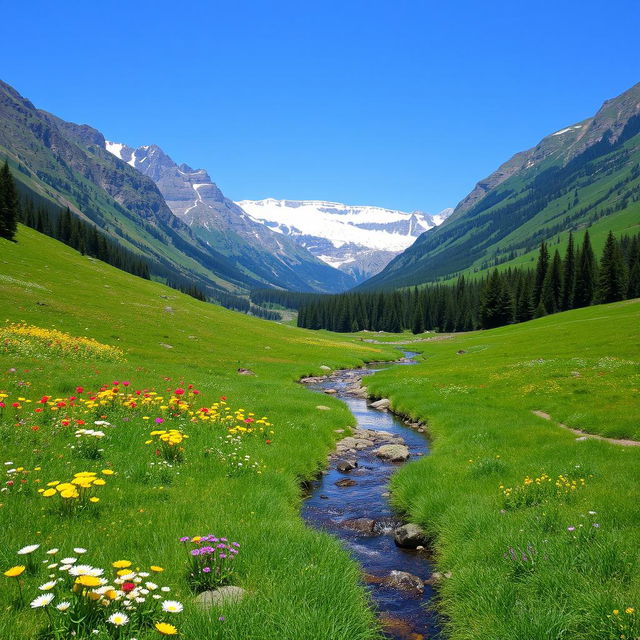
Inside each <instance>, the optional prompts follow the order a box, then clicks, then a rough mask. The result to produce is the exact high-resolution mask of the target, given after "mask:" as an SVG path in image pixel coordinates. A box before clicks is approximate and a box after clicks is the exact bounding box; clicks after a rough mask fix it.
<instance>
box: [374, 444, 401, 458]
mask: <svg viewBox="0 0 640 640" xmlns="http://www.w3.org/2000/svg"><path fill="white" fill-rule="evenodd" d="M373 453H375V455H376V456H378V458H382V459H383V460H390V461H391V462H405V461H406V460H408V459H409V455H410V454H409V448H408V447H406V446H405V445H403V444H383V445H382V446H381V447H378V448H377V449H376V450H375V451H374V452H373Z"/></svg>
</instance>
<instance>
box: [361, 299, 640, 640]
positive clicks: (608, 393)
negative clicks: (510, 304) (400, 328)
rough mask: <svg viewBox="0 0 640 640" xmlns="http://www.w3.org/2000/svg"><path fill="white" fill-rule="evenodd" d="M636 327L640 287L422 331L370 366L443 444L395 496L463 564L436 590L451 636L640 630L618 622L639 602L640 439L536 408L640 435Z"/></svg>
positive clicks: (374, 383) (599, 635) (383, 387)
mask: <svg viewBox="0 0 640 640" xmlns="http://www.w3.org/2000/svg"><path fill="white" fill-rule="evenodd" d="M639 331H640V302H639V301H628V302H624V303H617V304H613V305H607V306H598V307H591V308H588V309H582V310H578V311H572V312H568V313H563V314H558V315H554V316H550V317H547V318H543V319H540V320H536V321H532V322H528V323H525V324H521V325H516V326H510V327H503V328H500V329H496V330H493V331H487V332H476V333H470V334H465V335H460V336H458V337H454V338H452V339H451V340H447V341H443V342H435V343H422V344H420V343H418V344H416V345H415V350H420V351H422V352H423V357H424V359H425V362H424V364H421V365H419V366H415V367H410V368H406V367H403V368H397V369H392V370H388V371H384V372H381V373H379V374H377V375H376V376H375V377H374V378H372V379H369V380H368V381H367V384H368V386H369V389H370V390H371V391H372V392H374V393H376V394H377V395H380V396H388V397H390V398H391V400H392V404H393V406H394V407H395V408H396V409H398V410H400V411H402V412H405V413H408V414H411V415H412V416H413V417H421V418H423V419H425V420H427V421H428V428H429V432H430V433H431V435H432V437H433V450H432V454H431V455H430V456H429V457H426V458H424V459H422V460H420V461H418V462H416V463H414V464H410V465H408V466H406V467H404V468H403V469H402V470H401V471H400V472H399V473H398V474H397V475H396V476H395V478H394V480H393V492H394V493H393V496H394V501H395V504H396V505H397V506H398V507H399V508H401V509H403V510H405V511H406V512H408V514H409V515H410V517H411V519H412V520H415V521H418V522H421V523H422V524H423V525H424V526H425V527H426V528H427V529H428V531H429V532H430V533H431V535H432V536H433V539H434V542H435V550H436V554H437V564H438V567H439V568H440V569H441V570H442V571H443V572H446V571H451V573H452V577H451V578H450V579H449V580H445V581H444V583H443V585H442V588H441V591H440V596H441V606H442V611H443V613H444V614H445V615H446V616H447V626H448V632H449V634H450V635H449V637H450V638H451V640H471V639H473V640H479V639H482V640H524V639H526V640H543V639H544V640H556V639H560V638H562V639H571V640H595V639H598V640H604V639H609V638H611V639H612V638H619V637H625V635H626V637H627V638H629V637H636V636H637V635H638V634H639V633H640V631H638V627H637V626H636V631H635V634H634V633H629V632H628V631H627V632H622V631H620V630H619V629H617V627H616V626H615V624H614V621H615V620H616V619H619V618H622V619H624V620H627V621H629V620H631V619H633V618H634V616H635V617H636V618H637V616H638V606H639V605H640V579H639V577H638V568H639V567H638V545H639V544H640V530H639V527H638V523H640V502H639V501H638V493H637V487H638V480H639V479H640V448H638V447H621V446H616V445H613V444H610V443H607V442H603V441H597V440H593V439H591V440H586V441H579V440H576V436H575V435H574V434H572V433H571V432H569V431H567V430H565V429H562V428H561V427H559V426H557V425H556V424H554V423H553V422H549V421H545V420H542V419H541V418H539V417H537V416H535V415H533V414H532V413H531V411H532V410H542V411H545V412H547V413H549V414H550V415H551V416H552V417H553V419H554V420H557V421H561V422H564V423H566V424H568V425H570V426H573V427H578V428H581V429H585V430H587V431H591V432H594V433H601V434H604V435H607V436H619V437H633V438H638V439H640V427H639V425H638V415H639V414H640V401H639V394H638V391H639V388H640V335H639ZM412 348H414V347H412ZM459 350H464V351H465V352H466V353H463V354H458V353H457V352H458V351H459ZM542 474H548V475H549V476H550V477H551V478H553V479H554V480H555V479H556V478H557V477H558V476H559V475H560V474H563V476H564V477H565V478H568V479H569V480H568V481H569V484H571V482H572V481H573V480H575V482H576V489H574V490H571V489H568V490H566V491H568V493H566V492H565V489H564V488H561V489H557V488H556V486H555V482H550V483H549V482H546V481H545V480H542V481H541V482H540V483H536V481H535V479H536V478H540V477H541V475H542ZM526 476H529V477H530V478H531V479H533V482H531V484H530V485H526V488H522V487H523V484H524V479H525V477H526ZM581 479H584V485H583V484H582V480H581ZM561 484H562V485H563V487H564V481H561ZM501 486H502V487H503V488H502V489H501V488H500V487H501ZM517 487H521V488H519V489H518V488H517ZM505 489H511V490H512V491H511V492H508V491H507V494H509V495H505ZM556 490H557V491H558V493H557V494H556ZM590 512H595V513H590ZM594 524H595V525H599V526H598V527H595V526H594ZM570 527H575V531H573V530H569V528H570ZM523 554H524V557H523ZM627 607H634V608H635V610H636V611H635V613H633V614H627V613H625V609H626V608H627ZM614 610H618V611H619V612H620V613H619V614H618V616H614V615H613V613H612V612H613V611H614ZM608 616H613V617H611V618H609V617H608ZM636 624H637V622H636ZM623 633H625V635H622V634H623Z"/></svg>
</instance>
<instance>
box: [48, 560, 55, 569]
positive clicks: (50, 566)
mask: <svg viewBox="0 0 640 640" xmlns="http://www.w3.org/2000/svg"><path fill="white" fill-rule="evenodd" d="M57 566H58V563H57V562H54V563H53V564H48V565H47V569H55V568H56V567H57Z"/></svg>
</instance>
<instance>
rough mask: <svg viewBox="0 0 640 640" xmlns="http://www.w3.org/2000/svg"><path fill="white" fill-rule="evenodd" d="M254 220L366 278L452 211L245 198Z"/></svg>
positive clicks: (322, 257) (321, 258)
mask: <svg viewBox="0 0 640 640" xmlns="http://www.w3.org/2000/svg"><path fill="white" fill-rule="evenodd" d="M236 204H238V205H239V206H240V207H241V208H242V209H244V211H245V212H246V213H247V214H249V216H251V217H252V218H253V219H254V220H256V221H259V222H261V223H262V224H264V225H266V226H267V227H268V228H269V229H271V230H273V231H276V232H278V233H281V234H283V235H287V236H291V237H292V238H293V239H294V240H297V241H298V242H299V243H300V244H301V245H302V246H304V247H305V248H306V249H308V250H309V251H310V252H311V253H313V254H314V255H315V256H316V257H317V258H319V259H320V260H322V261H323V262H326V263H327V264H329V265H331V266H332V267H336V268H339V269H341V270H343V271H346V272H347V273H351V274H353V275H355V276H356V277H357V278H359V279H362V278H365V277H369V276H371V275H374V274H375V273H377V272H378V271H379V270H381V269H382V268H383V267H385V266H386V265H387V264H388V262H389V261H390V260H391V259H392V258H393V257H394V256H396V255H397V254H398V253H400V252H402V251H404V250H405V249H407V248H408V247H410V246H411V245H412V244H413V243H414V241H415V239H416V238H417V237H418V236H419V235H420V234H421V233H424V232H425V231H427V230H429V229H432V228H433V227H435V226H437V225H439V224H441V223H442V222H443V221H444V220H446V219H447V217H448V216H449V215H450V214H451V212H452V211H453V210H452V209H445V210H443V211H441V212H440V213H438V214H435V215H429V214H427V213H424V212H423V211H413V212H406V211H398V210H395V209H385V208H383V207H375V206H370V205H357V206H354V205H347V204H343V203H341V202H328V201H323V200H277V199H274V198H267V199H265V200H241V201H238V202H237V203H236Z"/></svg>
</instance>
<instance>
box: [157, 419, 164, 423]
mask: <svg viewBox="0 0 640 640" xmlns="http://www.w3.org/2000/svg"><path fill="white" fill-rule="evenodd" d="M163 422H164V418H156V424H162V423H163Z"/></svg>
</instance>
